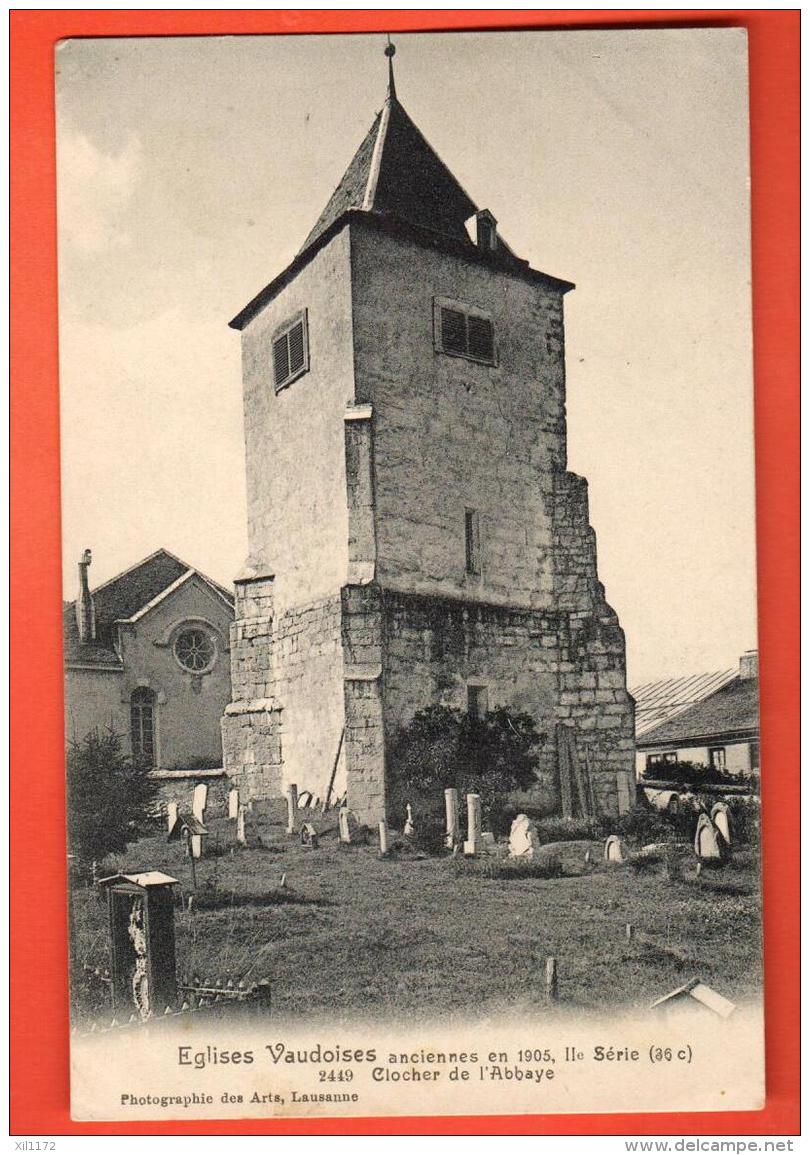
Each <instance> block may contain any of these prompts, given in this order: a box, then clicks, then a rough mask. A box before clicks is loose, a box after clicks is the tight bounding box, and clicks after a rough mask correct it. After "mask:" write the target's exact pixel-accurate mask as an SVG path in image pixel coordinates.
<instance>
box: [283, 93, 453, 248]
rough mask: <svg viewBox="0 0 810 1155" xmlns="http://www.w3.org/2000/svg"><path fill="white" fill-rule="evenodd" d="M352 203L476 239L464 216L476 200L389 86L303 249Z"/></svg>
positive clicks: (351, 205) (448, 232) (448, 233)
mask: <svg viewBox="0 0 810 1155" xmlns="http://www.w3.org/2000/svg"><path fill="white" fill-rule="evenodd" d="M349 209H364V210H365V211H366V212H372V213H382V214H390V215H392V216H395V217H398V218H399V219H400V220H404V221H410V222H411V223H412V224H415V225H421V226H423V227H426V228H431V229H435V230H436V231H438V232H441V233H445V234H447V235H449V236H453V237H455V238H456V239H458V240H464V241H467V242H468V243H470V244H472V241H470V240H469V236H468V234H467V230H466V229H465V227H464V222H465V221H466V220H467V219H468V218H469V217H471V216H472V215H473V214H474V213H475V211H476V207H475V204H474V202H473V201H472V200H471V199H470V197H469V196H468V195H467V193H466V192H465V191H464V189H463V188H462V187H461V185H460V184H459V183H458V181H457V180H456V178H455V177H454V176H453V174H452V173H451V172H450V170H449V169H448V168H447V166H446V165H445V164H444V162H443V161H441V160H440V159H439V157H438V156H437V155H436V153H435V152H434V151H433V149H432V148H431V147H430V145H429V144H428V142H427V141H426V140H425V138H424V136H422V133H421V132H420V131H419V129H418V128H417V127H416V125H415V124H414V122H413V121H412V120H411V118H410V117H409V116H408V114H407V112H406V111H405V109H404V108H403V107H402V105H401V104H400V103H399V101H398V100H397V98H396V95H395V94H393V93H390V92H389V94H388V97H387V99H386V102H385V105H384V107H383V109H382V111H381V112H380V113H378V115H377V116H376V118H375V120H374V123H373V124H372V126H371V128H370V129H369V131H368V133H367V134H366V136H365V139H364V140H363V142H362V144H361V145H360V147H359V148H358V150H357V152H356V153H355V154H354V157H353V158H352V161H351V163H350V165H349V167H348V168H347V169H346V172H345V173H344V174H343V178H342V179H341V181H340V184H339V185H338V186H337V188H336V189H335V191H334V192H333V193H332V196H331V197H330V198H329V201H328V203H327V205H326V208H325V209H324V210H323V212H322V213H321V215H320V217H319V218H318V220H317V222H316V224H315V227H314V228H313V229H312V231H311V232H310V234H309V236H308V237H307V239H306V240H305V241H304V244H303V246H302V249H301V251H302V252H303V251H304V250H305V249H307V248H309V246H310V245H311V244H313V243H314V242H315V241H316V240H317V239H318V237H319V236H320V235H321V234H322V233H324V232H326V230H327V229H328V228H329V227H330V225H332V224H333V223H334V222H335V221H336V220H337V219H338V218H339V217H341V216H342V215H343V213H345V212H348V210H349Z"/></svg>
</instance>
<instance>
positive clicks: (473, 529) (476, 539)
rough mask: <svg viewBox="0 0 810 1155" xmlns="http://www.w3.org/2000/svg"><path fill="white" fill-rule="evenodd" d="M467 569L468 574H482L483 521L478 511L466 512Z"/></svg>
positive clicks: (465, 546) (465, 547)
mask: <svg viewBox="0 0 810 1155" xmlns="http://www.w3.org/2000/svg"><path fill="white" fill-rule="evenodd" d="M464 549H465V557H466V563H465V569H466V571H467V573H468V574H475V575H477V574H480V573H481V521H480V518H479V516H478V510H477V509H466V510H465V511H464Z"/></svg>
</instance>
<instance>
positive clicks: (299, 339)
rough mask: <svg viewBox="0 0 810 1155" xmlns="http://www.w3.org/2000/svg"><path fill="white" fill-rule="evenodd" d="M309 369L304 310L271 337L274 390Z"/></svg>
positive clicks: (277, 389)
mask: <svg viewBox="0 0 810 1155" xmlns="http://www.w3.org/2000/svg"><path fill="white" fill-rule="evenodd" d="M307 369H309V340H308V334H307V315H306V312H303V313H299V314H298V316H296V317H294V318H293V319H292V320H291V321H288V322H287V323H286V324H285V325H284V326H282V328H281V329H278V330H277V331H276V334H275V336H274V337H273V381H274V384H275V389H276V392H277V393H278V391H279V389H282V388H283V387H284V386H285V385H289V384H290V382H291V381H294V380H295V379H296V377H300V376H301V374H302V373H306V371H307Z"/></svg>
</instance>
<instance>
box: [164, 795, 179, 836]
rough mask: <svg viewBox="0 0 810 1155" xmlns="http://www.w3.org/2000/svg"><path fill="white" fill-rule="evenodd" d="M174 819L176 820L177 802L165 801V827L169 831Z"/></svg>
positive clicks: (172, 826)
mask: <svg viewBox="0 0 810 1155" xmlns="http://www.w3.org/2000/svg"><path fill="white" fill-rule="evenodd" d="M176 821H177V803H176V802H167V803H166V823H167V829H168V830H169V831H171V830H173V829H174V824H175V822H176Z"/></svg>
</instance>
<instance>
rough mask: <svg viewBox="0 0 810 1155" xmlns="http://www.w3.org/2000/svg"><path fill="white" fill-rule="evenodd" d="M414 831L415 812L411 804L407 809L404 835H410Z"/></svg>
mask: <svg viewBox="0 0 810 1155" xmlns="http://www.w3.org/2000/svg"><path fill="white" fill-rule="evenodd" d="M414 829H415V828H414V825H413V811H412V810H411V804H410V802H409V803H408V804H407V806H406V807H405V828H404V829H403V831H402V833H403V834H409V835H410V834H413V833H414Z"/></svg>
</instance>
